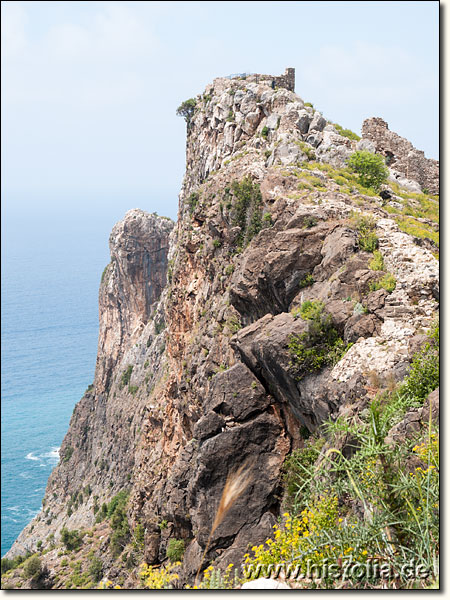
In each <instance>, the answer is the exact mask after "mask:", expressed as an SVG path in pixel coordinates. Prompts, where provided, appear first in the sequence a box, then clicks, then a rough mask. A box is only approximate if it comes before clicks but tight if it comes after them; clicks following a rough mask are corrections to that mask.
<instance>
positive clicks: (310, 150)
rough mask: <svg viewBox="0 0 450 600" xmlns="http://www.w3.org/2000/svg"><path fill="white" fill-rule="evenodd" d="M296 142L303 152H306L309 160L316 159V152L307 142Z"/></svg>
mask: <svg viewBox="0 0 450 600" xmlns="http://www.w3.org/2000/svg"><path fill="white" fill-rule="evenodd" d="M296 144H297V146H298V147H299V148H300V150H301V151H302V152H303V154H306V158H307V159H308V160H316V153H315V152H314V149H313V148H312V147H311V146H310V145H309V144H307V143H306V142H296Z"/></svg>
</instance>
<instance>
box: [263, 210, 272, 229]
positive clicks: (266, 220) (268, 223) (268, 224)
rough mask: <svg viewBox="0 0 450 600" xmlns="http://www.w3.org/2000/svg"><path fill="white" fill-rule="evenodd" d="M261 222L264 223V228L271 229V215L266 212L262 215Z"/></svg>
mask: <svg viewBox="0 0 450 600" xmlns="http://www.w3.org/2000/svg"><path fill="white" fill-rule="evenodd" d="M262 220H263V223H264V225H265V226H266V227H271V226H272V225H273V222H272V215H271V214H270V213H268V212H266V213H264V214H263V218H262Z"/></svg>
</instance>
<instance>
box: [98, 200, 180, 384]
mask: <svg viewBox="0 0 450 600" xmlns="http://www.w3.org/2000/svg"><path fill="white" fill-rule="evenodd" d="M172 228H173V223H172V221H170V219H164V218H160V217H157V216H155V215H149V214H148V213H145V212H144V211H142V210H132V211H129V212H128V213H127V214H126V216H125V218H124V219H123V221H120V222H119V223H117V225H115V226H114V228H113V230H112V233H111V236H110V239H109V247H110V251H111V262H110V264H109V265H108V266H107V267H106V268H105V271H104V273H103V276H102V285H101V286H100V292H99V323H100V327H99V340H98V353H97V366H96V371H95V383H94V385H95V390H96V392H97V393H103V392H105V391H106V390H108V389H109V387H110V385H111V377H112V375H113V370H114V368H115V367H116V366H117V364H118V362H119V361H120V359H121V358H122V356H123V354H124V352H125V350H126V349H127V347H128V346H129V345H130V344H132V343H133V341H134V340H137V339H138V337H139V335H140V334H141V333H142V329H143V328H144V326H145V324H146V323H147V322H148V321H149V319H150V316H151V312H152V310H153V309H154V308H155V303H156V302H157V301H158V300H159V297H160V296H161V292H162V290H163V288H164V286H165V284H166V274H167V260H168V259H167V255H168V251H169V234H170V232H171V230H172Z"/></svg>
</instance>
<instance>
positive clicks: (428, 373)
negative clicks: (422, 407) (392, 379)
mask: <svg viewBox="0 0 450 600" xmlns="http://www.w3.org/2000/svg"><path fill="white" fill-rule="evenodd" d="M429 340H430V341H429V342H427V343H426V344H425V345H424V346H423V347H422V348H421V350H419V352H417V354H416V355H415V356H414V359H413V362H412V365H411V369H410V371H409V374H408V376H407V378H406V380H405V384H404V386H403V389H404V390H405V391H406V392H407V393H408V394H410V395H412V396H414V397H415V398H417V399H419V400H424V399H425V398H426V397H427V396H428V394H429V393H430V392H432V391H434V390H435V389H436V388H437V387H439V322H437V323H436V325H434V326H433V328H432V329H431V332H430V334H429Z"/></svg>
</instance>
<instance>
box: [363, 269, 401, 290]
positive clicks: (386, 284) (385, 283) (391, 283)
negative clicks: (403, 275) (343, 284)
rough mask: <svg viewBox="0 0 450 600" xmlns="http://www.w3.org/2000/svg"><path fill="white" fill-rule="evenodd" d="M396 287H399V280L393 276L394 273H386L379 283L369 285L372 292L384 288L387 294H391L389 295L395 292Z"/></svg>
mask: <svg viewBox="0 0 450 600" xmlns="http://www.w3.org/2000/svg"><path fill="white" fill-rule="evenodd" d="M396 285H397V280H396V279H395V277H394V276H393V275H392V273H386V274H385V275H383V277H382V278H381V279H379V280H378V281H375V282H371V283H370V284H369V289H370V291H371V292H374V291H376V290H381V289H382V288H383V289H385V290H386V291H387V292H389V294H391V293H392V292H393V291H394V290H395V287H396Z"/></svg>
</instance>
